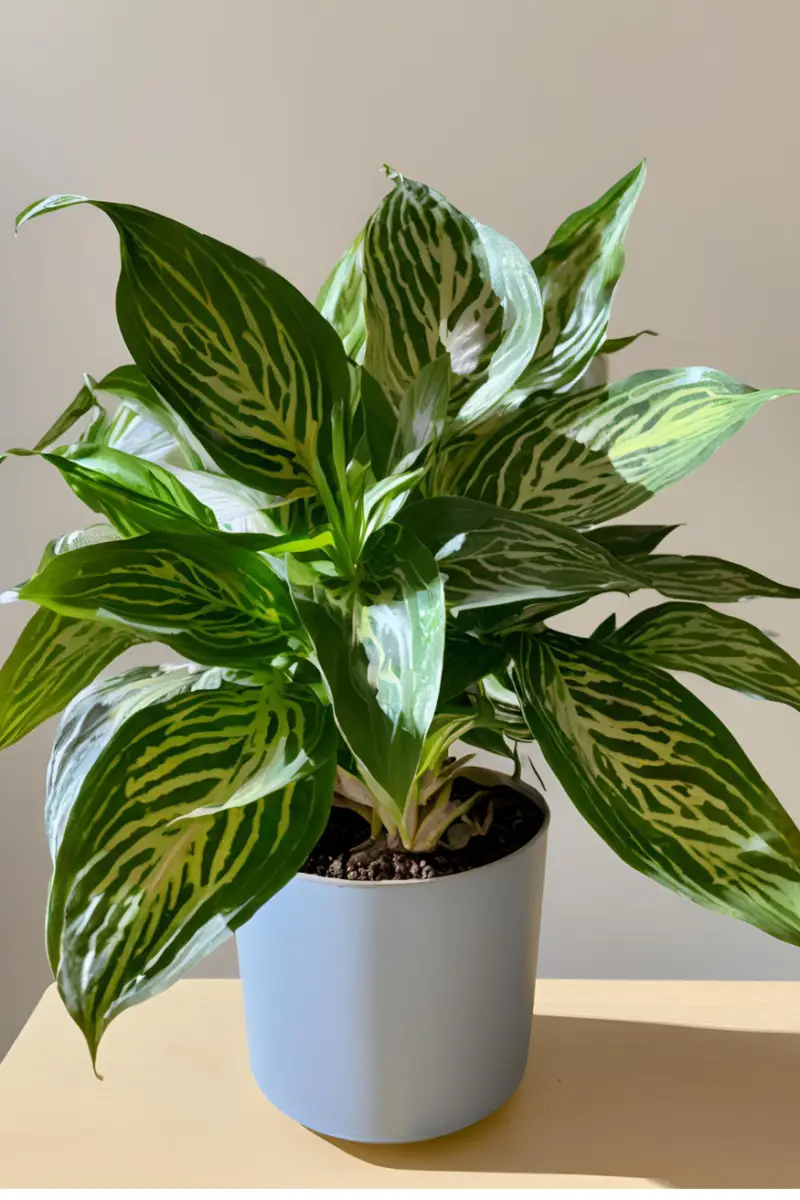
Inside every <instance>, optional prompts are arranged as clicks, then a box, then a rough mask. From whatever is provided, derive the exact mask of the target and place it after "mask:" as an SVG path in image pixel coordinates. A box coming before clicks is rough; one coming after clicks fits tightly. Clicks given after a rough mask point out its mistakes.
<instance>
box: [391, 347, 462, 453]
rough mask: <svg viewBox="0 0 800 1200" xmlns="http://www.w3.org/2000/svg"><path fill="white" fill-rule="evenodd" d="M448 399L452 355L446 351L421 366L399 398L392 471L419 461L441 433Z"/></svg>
mask: <svg viewBox="0 0 800 1200" xmlns="http://www.w3.org/2000/svg"><path fill="white" fill-rule="evenodd" d="M449 402H450V355H449V354H448V353H447V352H446V351H445V353H444V354H440V355H439V357H438V358H434V359H433V360H432V361H431V362H429V363H428V364H427V366H425V367H423V368H422V370H421V371H420V373H419V375H418V376H417V377H416V379H415V380H414V381H413V382H412V383H411V385H410V386H409V388H408V391H407V392H405V394H404V395H403V396H402V397H401V399H400V404H399V406H398V410H397V425H396V430H395V435H394V438H393V439H392V445H391V449H390V451H389V462H388V468H389V470H390V471H392V472H394V473H401V472H403V471H408V470H410V469H411V468H412V467H414V466H418V465H419V462H418V460H419V457H420V454H421V453H422V451H423V450H426V449H427V447H428V446H429V445H430V444H431V442H433V441H435V440H437V439H438V438H440V437H441V435H442V432H443V430H444V427H445V422H446V421H447V410H448V406H449Z"/></svg>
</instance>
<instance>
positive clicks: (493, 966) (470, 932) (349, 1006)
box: [236, 778, 549, 1142]
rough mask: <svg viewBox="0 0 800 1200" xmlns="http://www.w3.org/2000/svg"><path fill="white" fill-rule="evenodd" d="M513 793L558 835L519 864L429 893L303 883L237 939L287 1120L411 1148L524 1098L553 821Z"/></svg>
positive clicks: (499, 865)
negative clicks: (519, 1091) (518, 1095)
mask: <svg viewBox="0 0 800 1200" xmlns="http://www.w3.org/2000/svg"><path fill="white" fill-rule="evenodd" d="M498 782H499V779H498ZM503 782H504V783H505V784H506V785H508V783H510V781H509V780H507V779H505V778H504V779H503ZM515 786H519V788H520V790H521V791H522V792H523V793H524V794H525V795H526V796H527V797H530V798H532V799H534V800H535V802H536V803H537V804H538V805H539V806H540V807H541V808H542V809H543V811H544V813H545V822H544V825H543V827H542V829H541V830H540V831H539V833H538V834H537V835H536V837H535V838H534V839H533V841H531V842H529V843H528V845H527V846H524V847H523V848H522V849H521V850H518V851H517V852H516V853H515V854H512V855H509V857H508V858H505V859H502V860H500V861H499V862H495V863H491V864H490V865H489V866H486V867H480V868H478V869H476V870H473V871H466V872H464V873H463V874H460V875H452V876H448V877H446V878H443V879H430V880H424V881H417V880H414V881H408V882H406V881H402V882H391V883H386V882H384V883H351V882H347V881H340V880H334V879H320V878H318V877H316V876H310V875H299V876H297V877H296V878H295V879H293V880H292V882H291V883H289V884H288V885H287V886H286V887H285V888H284V889H283V890H282V891H281V892H279V893H278V895H277V896H275V897H274V898H273V899H272V900H270V901H269V903H268V904H265V905H264V907H263V908H262V909H260V911H259V912H257V913H256V915H255V916H254V917H253V918H252V920H250V921H249V922H248V923H247V924H246V925H244V926H243V927H242V928H241V929H240V930H239V931H238V932H237V934H236V941H237V946H238V953H239V966H240V970H241V976H242V987H243V991H244V1005H245V1016H246V1022H247V1038H248V1045H249V1050H250V1062H251V1066H252V1070H253V1074H254V1076H255V1078H256V1081H257V1083H258V1084H259V1086H260V1088H261V1090H262V1091H263V1092H264V1093H265V1094H266V1095H267V1096H268V1098H269V1099H270V1100H271V1101H272V1103H273V1104H275V1105H276V1106H277V1107H278V1108H279V1109H281V1110H282V1111H283V1112H284V1113H287V1114H288V1115H289V1116H290V1117H293V1118H294V1119H295V1120H297V1121H299V1122H300V1123H301V1124H303V1125H306V1126H308V1127H309V1128H311V1129H313V1130H316V1131H317V1132H318V1133H324V1134H328V1135H329V1136H332V1137H338V1138H345V1139H347V1140H349V1141H354V1142H411V1141H419V1140H422V1139H424V1138H434V1137H439V1136H441V1135H442V1134H446V1133H452V1132H453V1131H454V1130H456V1129H461V1128H463V1127H464V1126H466V1125H471V1124H472V1123H473V1122H475V1121H479V1120H480V1119H481V1118H482V1117H485V1116H487V1115H488V1114H489V1113H491V1112H493V1111H494V1110H495V1109H496V1108H499V1107H500V1105H501V1104H503V1103H504V1102H505V1101H506V1100H507V1099H508V1098H509V1097H510V1096H511V1095H512V1094H513V1092H514V1091H515V1090H516V1088H517V1087H518V1086H519V1083H520V1081H521V1079H522V1076H523V1074H524V1072H525V1066H526V1062H527V1057H528V1043H529V1039H530V1027H531V1011H532V1007H533V990H534V982H535V976H536V958H537V951H538V942H539V925H540V919H541V906H542V888H543V884H544V866H545V850H546V842H547V824H548V820H549V813H548V810H547V806H546V805H545V803H544V801H543V800H542V798H541V796H539V794H538V793H537V792H535V791H533V789H532V788H529V787H527V786H526V785H524V784H519V785H515Z"/></svg>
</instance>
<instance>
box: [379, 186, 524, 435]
mask: <svg viewBox="0 0 800 1200" xmlns="http://www.w3.org/2000/svg"><path fill="white" fill-rule="evenodd" d="M386 170H387V173H388V174H389V176H390V178H391V179H392V182H393V184H394V190H393V191H392V192H390V193H389V195H387V196H386V197H385V198H384V200H383V201H382V202H381V204H380V205H379V206H378V208H377V209H376V211H375V212H374V213H373V215H372V217H371V218H370V220H369V222H368V224H367V227H366V230H365V233H364V249H363V261H364V279H365V287H366V291H365V317H366V329H367V340H366V347H365V352H364V366H365V367H366V368H367V370H368V371H369V372H370V374H371V375H373V376H374V377H375V379H376V380H377V381H378V383H379V384H380V386H381V387H382V388H383V390H384V392H385V393H386V395H387V397H388V399H389V402H390V403H391V404H392V406H393V407H394V408H395V409H396V408H397V405H398V404H399V402H400V397H401V396H403V395H404V393H405V392H407V390H408V388H409V387H410V386H411V384H412V383H413V381H414V380H415V379H416V377H417V376H418V375H419V373H420V371H422V369H423V368H424V367H426V366H427V365H428V363H430V362H432V361H433V359H435V358H437V357H438V356H439V354H440V353H441V350H442V349H444V350H446V351H448V353H449V355H450V360H451V367H452V372H453V379H452V388H451V399H452V404H453V408H454V410H455V409H456V408H457V407H459V406H461V405H463V404H464V402H465V401H468V408H463V409H462V414H461V417H460V419H464V420H468V421H474V420H476V419H478V418H479V417H481V416H482V415H484V413H485V412H487V411H489V410H490V409H491V408H492V406H493V404H494V403H495V401H497V400H499V398H500V397H501V396H502V395H503V393H504V392H506V391H507V390H508V389H509V388H510V387H511V386H512V385H513V384H514V382H515V381H516V379H517V377H518V376H519V374H520V373H521V372H522V370H523V369H524V367H525V366H526V365H527V363H528V362H529V361H530V358H531V355H532V354H533V351H534V349H535V347H536V342H537V339H538V336H539V330H540V328H541V297H540V293H539V285H538V283H537V281H536V276H535V274H534V272H533V271H532V269H531V268H530V265H529V264H528V262H527V261H526V259H525V257H524V255H523V254H522V252H521V251H520V250H518V249H517V247H516V246H514V245H513V243H511V242H509V241H508V239H507V238H504V237H502V236H501V235H500V234H499V233H496V232H495V231H494V230H491V229H488V228H487V227H486V226H483V225H480V224H479V223H478V222H477V221H473V220H472V219H471V218H470V217H467V216H466V215H465V214H464V213H461V212H459V211H458V209H457V208H455V207H454V206H453V205H452V204H450V203H449V201H447V200H446V199H445V197H444V196H442V195H441V194H440V193H439V192H436V191H434V190H433V189H432V188H428V187H426V186H425V185H424V184H421V183H416V182H415V181H414V180H412V179H406V178H404V176H402V175H400V174H399V173H398V172H396V171H393V170H392V169H391V168H388V167H387V168H386Z"/></svg>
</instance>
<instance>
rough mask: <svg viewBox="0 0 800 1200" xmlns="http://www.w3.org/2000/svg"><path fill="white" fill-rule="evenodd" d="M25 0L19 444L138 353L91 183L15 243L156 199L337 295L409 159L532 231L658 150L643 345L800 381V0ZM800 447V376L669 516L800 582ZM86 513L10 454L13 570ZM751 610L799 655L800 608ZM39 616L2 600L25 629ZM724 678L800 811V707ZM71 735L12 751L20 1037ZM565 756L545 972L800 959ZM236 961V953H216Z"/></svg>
mask: <svg viewBox="0 0 800 1200" xmlns="http://www.w3.org/2000/svg"><path fill="white" fill-rule="evenodd" d="M0 18H2V20H1V22H0V29H2V34H1V35H0V37H1V38H2V43H1V44H0V112H1V113H2V119H1V123H0V129H2V132H1V133H0V138H1V139H2V142H1V151H2V152H1V154H0V218H1V220H0V260H1V261H0V279H2V289H1V294H0V307H1V308H2V319H0V345H1V347H2V350H1V352H0V353H1V354H2V358H1V360H0V361H2V418H1V421H2V433H1V434H0V443H1V444H2V445H3V446H8V445H31V444H32V443H33V442H34V441H35V440H36V438H37V437H38V436H39V435H40V434H41V433H42V432H43V429H44V427H45V426H46V425H47V424H48V423H49V422H50V420H51V419H52V417H53V416H54V415H55V414H56V413H57V412H58V411H60V409H61V408H62V407H63V406H64V404H65V401H66V400H67V399H69V397H70V396H71V395H72V394H73V393H74V392H75V390H76V389H77V387H78V385H79V384H80V380H81V374H82V372H83V371H90V372H91V373H92V374H100V373H102V372H104V371H106V370H107V369H109V368H111V367H113V366H116V365H118V364H119V363H120V362H122V361H124V360H125V357H126V356H125V354H124V350H123V347H122V343H121V340H120V338H119V335H118V333H117V331H116V328H115V323H114V310H113V289H114V282H115V278H116V267H117V257H116V247H115V239H114V235H113V233H112V230H111V228H110V226H109V225H108V224H107V222H106V221H105V220H104V219H103V218H102V217H101V216H100V215H99V214H97V213H95V212H92V211H90V210H85V211H84V210H77V211H73V212H68V213H62V214H60V215H58V216H55V217H51V218H48V219H47V220H46V221H41V222H37V223H36V224H35V225H33V226H31V227H30V228H27V229H26V230H25V231H24V235H23V236H22V237H21V238H20V239H19V240H18V241H16V242H15V240H14V237H13V234H12V232H11V223H12V218H13V215H14V214H15V213H16V212H17V210H18V209H20V208H21V207H22V206H23V205H24V204H27V203H28V202H29V201H31V200H33V199H36V198H38V197H40V196H42V195H44V194H47V193H49V192H54V191H77V192H81V193H86V194H88V195H92V196H98V197H101V198H108V199H113V200H125V201H130V202H133V203H138V204H143V205H146V206H149V207H152V208H155V209H158V210H160V211H163V212H166V213H168V214H170V215H172V216H175V217H178V218H180V219H182V220H184V221H186V222H188V223H190V224H193V225H195V226H197V227H198V228H200V229H203V230H205V231H207V232H209V233H213V234H216V235H217V236H219V237H222V238H224V239H227V240H229V241H231V242H234V243H235V244H237V245H239V246H240V247H242V248H243V249H245V250H248V251H250V252H252V253H254V254H256V253H260V254H263V255H265V256H266V257H267V259H268V261H269V262H270V263H271V265H273V266H274V267H276V268H277V269H278V270H280V271H282V272H284V273H285V274H287V275H289V276H290V277H291V278H292V279H293V280H294V281H295V282H296V283H298V284H299V285H300V286H301V287H302V288H304V289H305V290H306V291H307V292H309V293H312V292H313V291H314V289H315V287H316V286H317V285H318V283H319V282H320V281H321V279H322V278H323V276H324V275H325V274H326V272H327V270H328V268H329V266H330V265H331V264H332V262H333V261H334V259H335V258H336V257H337V256H338V254H339V253H340V251H341V250H342V249H343V248H344V246H345V245H346V244H347V243H348V241H349V240H350V238H351V236H352V235H353V233H354V232H355V230H356V229H357V228H359V227H360V225H361V223H362V222H363V220H364V218H365V217H366V216H367V214H368V213H369V211H370V210H371V208H372V207H373V206H374V204H375V203H376V202H377V200H378V198H379V197H380V195H381V194H382V190H383V187H384V182H383V179H382V177H381V175H380V174H379V172H378V168H379V166H380V164H381V163H382V162H384V161H389V162H391V163H392V164H394V165H396V166H397V167H399V168H401V169H402V170H403V171H404V172H406V173H408V174H409V175H412V176H415V177H418V178H421V179H424V180H426V181H427V182H430V183H432V184H434V185H435V186H437V187H438V188H440V189H442V190H443V191H444V192H445V193H446V194H447V195H449V196H450V197H451V198H452V199H453V200H454V201H455V202H456V203H457V204H459V205H460V206H461V207H463V208H465V209H467V210H468V211H469V212H471V213H474V214H475V215H476V216H479V217H480V218H481V219H482V220H483V221H486V222H488V223H489V224H491V225H494V226H496V227H497V228H499V229H502V230H503V231H504V232H505V233H507V234H509V235H511V236H512V237H513V238H515V239H516V240H517V241H518V242H519V243H520V245H522V246H523V247H525V248H526V250H528V251H529V252H531V253H534V252H536V251H537V250H538V249H539V248H540V247H541V246H542V245H543V243H544V242H545V241H546V239H547V237H548V236H549V234H550V233H551V231H552V230H553V228H554V227H555V225H556V224H557V223H558V221H559V220H560V219H561V218H562V217H563V216H565V215H566V214H567V213H568V212H569V211H571V210H572V209H573V208H575V207H578V206H579V205H582V204H584V203H587V202H588V201H590V200H591V199H593V198H594V197H595V196H596V195H598V194H599V193H600V192H601V191H602V190H603V189H604V188H605V187H606V186H608V185H609V184H610V183H611V182H612V181H614V180H615V179H616V178H617V177H618V176H620V175H621V174H622V173H623V172H624V171H626V170H628V169H629V168H630V167H631V166H632V165H633V164H634V163H635V162H636V161H637V160H638V159H639V158H640V157H642V156H643V155H646V156H647V157H648V162H649V168H650V179H649V182H648V184H647V187H646V189H645V192H644V195H643V198H642V200H641V201H640V211H639V212H637V214H636V216H635V218H634V221H633V226H632V229H631V234H630V238H629V242H628V245H629V259H630V265H629V267H628V271H627V274H626V278H625V282H624V286H623V288H622V290H621V292H620V294H619V298H618V301H617V304H616V308H615V312H614V317H613V326H612V327H613V332H615V333H618V334H624V333H629V332H631V331H633V330H635V329H638V328H640V327H641V326H642V325H648V326H651V327H654V328H656V329H658V330H660V332H661V336H660V338H659V340H658V341H657V342H653V341H647V342H646V343H644V344H639V345H637V346H635V347H634V348H633V349H631V350H630V351H629V352H628V353H627V355H626V358H625V362H624V365H623V364H622V363H621V362H620V363H618V364H617V367H618V369H619V368H620V367H621V368H622V369H623V370H625V371H632V370H636V369H638V368H641V367H643V366H645V365H652V366H670V365H679V364H690V363H692V364H710V365H714V366H717V367H720V368H721V369H723V370H726V371H728V372H730V373H731V374H733V375H736V376H738V377H740V378H742V379H745V380H747V381H748V382H753V383H758V384H759V385H762V386H786V385H790V384H792V383H795V384H798V385H800V338H799V337H798V332H797V329H798V293H797V280H798V277H800V233H798V222H797V212H798V185H799V184H800V153H799V152H798V138H797V128H798V120H799V119H800V103H798V101H799V100H800V82H798V69H797V45H798V41H799V40H800V4H798V3H797V2H796V0H758V2H756V0H604V3H597V2H596V0H594V2H593V0H547V2H546V3H539V2H538V0H537V2H535V0H528V2H527V3H524V2H522V0H519V2H516V3H514V2H513V0H492V2H491V3H488V2H480V0H462V2H457V0H404V2H403V3H402V4H398V3H389V2H386V0H336V2H333V0H331V2H329V3H328V2H322V0H294V3H291V2H285V0H284V2H278V0H261V2H259V0H225V2H224V3H222V2H220V0H194V2H192V0H24V2H23V3H20V2H19V0H0ZM798 446H800V400H798V401H793V400H785V401H782V402H777V403H775V404H774V405H773V406H772V407H771V408H770V409H768V410H766V411H764V412H763V413H762V414H761V415H760V416H759V417H758V418H757V420H756V421H755V423H754V424H753V425H752V426H751V427H749V428H748V429H747V430H745V431H744V432H743V433H741V434H740V435H739V437H738V438H737V439H736V440H735V441H734V442H732V443H730V444H729V445H727V446H726V447H725V448H724V449H723V450H722V451H721V453H720V454H719V455H718V457H717V458H716V459H715V460H714V461H713V462H712V463H711V464H709V465H708V466H706V467H705V468H704V469H703V471H702V472H701V473H700V474H699V475H698V476H697V477H695V478H692V479H690V480H688V481H686V482H685V483H683V484H681V485H680V486H678V487H676V488H674V489H673V490H672V491H671V492H668V493H666V494H663V495H662V496H660V497H658V498H657V499H655V500H654V501H652V502H651V504H650V505H649V507H648V508H647V509H646V510H642V512H641V516H642V518H643V519H646V518H650V519H653V520H659V521H660V520H670V521H685V522H687V523H688V525H687V528H686V529H684V530H682V531H681V532H680V533H679V534H678V535H676V537H675V539H674V545H675V548H676V549H678V550H687V551H688V550H694V551H701V550H703V551H714V552H716V553H719V554H722V555H726V556H729V557H732V558H734V559H739V560H741V561H743V562H747V563H749V564H750V565H751V566H753V567H756V568H758V569H759V570H761V571H764V572H766V573H767V574H773V575H774V576H775V577H777V578H780V579H784V580H786V581H790V582H793V583H800V554H798V524H797V509H798V500H799V499H800V469H799V468H798V453H799V452H798ZM82 511H83V510H82V509H81V507H80V505H79V504H78V503H77V501H76V500H75V499H74V498H73V497H72V496H71V494H70V493H68V492H67V491H66V489H65V487H64V486H63V485H62V484H61V482H60V480H59V479H58V478H57V477H56V476H55V475H54V474H53V473H52V472H48V469H47V468H46V467H45V466H44V465H41V464H36V463H32V462H22V461H19V460H17V461H12V462H9V463H6V464H5V465H4V466H3V467H2V470H0V512H1V513H2V516H3V519H2V521H0V565H1V566H2V572H1V578H0V584H2V586H7V585H9V584H13V583H15V582H17V581H19V580H20V579H22V578H24V577H25V576H26V575H27V574H28V573H29V572H30V570H31V569H32V568H33V566H34V565H35V563H36V561H37V558H38V553H39V550H40V548H41V547H42V546H43V544H44V542H45V540H46V539H48V538H50V537H52V536H53V535H55V534H58V533H60V532H62V531H64V530H66V529H69V528H75V527H79V526H80V525H81V524H82V523H83V515H82ZM747 615H748V616H749V617H751V618H752V619H754V620H756V621H758V622H761V623H763V624H765V625H766V626H767V627H769V628H771V629H773V630H776V631H779V632H780V634H781V635H782V638H783V644H784V645H785V646H786V647H787V648H788V649H789V650H791V651H793V652H795V653H797V654H799V655H800V610H798V609H797V608H796V607H795V606H793V605H791V604H790V603H789V602H785V601H773V602H771V603H767V602H759V603H754V604H752V605H751V606H750V607H749V608H748V610H747ZM25 617H26V614H25V613H24V612H23V610H22V606H20V607H19V610H18V609H17V608H16V606H10V607H8V608H5V609H2V610H0V618H2V619H1V620H0V654H2V656H5V653H6V652H7V651H8V650H9V649H10V647H11V646H12V644H13V641H14V638H15V636H16V634H17V633H18V632H19V630H20V629H21V628H22V624H23V621H24V619H25ZM581 620H584V619H583V618H581ZM579 627H580V625H579ZM140 657H144V655H140ZM699 690H700V691H701V693H702V695H703V696H704V697H707V696H712V688H711V687H702V688H700V689H699ZM712 698H713V701H714V703H715V704H716V706H717V709H718V711H719V712H720V713H721V714H722V715H723V717H725V718H726V719H728V720H729V722H730V723H731V725H732V726H733V728H734V730H735V731H736V732H737V734H738V735H739V736H740V737H741V739H742V740H743V741H744V742H745V744H746V746H747V747H748V748H749V750H750V751H751V753H752V755H753V757H754V759H755V761H756V763H757V764H758V766H759V767H760V769H761V770H762V771H763V773H764V774H765V775H766V777H767V779H768V780H769V781H770V783H771V784H772V785H773V786H774V787H775V788H776V790H777V791H778V793H779V794H780V795H781V796H782V797H783V798H784V800H785V802H786V804H787V806H788V807H789V808H790V809H791V810H792V811H793V812H794V814H795V815H796V816H798V817H800V793H799V791H798V767H797V757H796V754H795V749H796V747H797V745H798V737H799V735H800V717H798V715H797V714H796V713H794V712H791V711H789V710H784V709H783V708H779V707H777V706H768V705H766V704H763V705H758V704H756V703H755V702H751V701H748V700H746V699H744V698H741V697H735V696H731V695H727V694H724V693H719V694H714V695H713V697H712ZM52 734H53V725H52V723H51V724H49V725H48V726H46V727H45V728H44V729H42V730H39V731H38V732H37V733H36V734H34V735H32V736H31V737H30V738H29V739H28V740H27V741H25V742H24V743H23V744H22V745H19V746H17V747H14V748H12V749H11V750H9V751H7V752H6V753H5V754H4V755H3V757H2V758H1V759H0V790H1V791H2V806H3V812H2V824H1V825H0V989H2V990H1V991H0V1052H2V1049H3V1047H4V1046H5V1044H7V1041H8V1040H9V1039H10V1038H11V1037H12V1036H13V1034H14V1033H15V1031H16V1030H17V1029H18V1028H19V1026H20V1025H21V1023H22V1022H23V1021H24V1019H25V1017H26V1016H27V1013H28V1012H29V1010H30V1008H31V1006H32V1004H33V1003H34V1001H35V1000H36V998H37V996H38V995H39V993H40V991H41V989H42V987H43V986H44V985H45V983H46V982H47V981H48V970H47V967H46V963H45V959H44V953H43V948H42V946H43V936H42V931H41V930H42V915H43V909H44V901H45V889H46V886H47V878H48V866H49V864H48V859H47V854H46V850H45V843H44V837H43V833H42V785H43V775H44V768H45V762H46V757H47V752H48V745H49V741H50V738H51V737H52ZM546 778H547V782H548V785H549V794H550V796H551V801H552V804H553V807H554V810H555V816H554V827H553V836H552V854H551V860H550V866H549V880H548V891H547V901H546V911H545V930H544V942H543V952H542V968H543V971H544V973H547V974H555V975H588V976H591V975H598V976H615V975H620V976H626V975H634V976H635V975H650V976H678V977H681V976H706V975H707V976H723V977H724V976H730V977H784V978H800V951H795V950H792V949H791V948H789V947H786V946H783V945H781V944H779V943H778V942H775V941H772V940H770V939H769V938H767V937H766V936H764V935H761V934H758V933H756V932H755V931H753V930H751V929H749V928H747V927H745V926H743V925H739V924H737V923H734V922H733V921H727V920H724V919H722V918H718V917H714V916H712V915H711V914H708V913H705V912H703V911H702V910H700V909H697V908H695V907H693V906H691V905H690V904H689V903H688V902H685V901H682V900H680V899H678V898H677V897H674V896H672V895H670V894H668V893H666V892H662V891H661V890H660V889H658V888H657V887H656V886H655V885H653V884H650V883H649V882H647V881H645V880H643V879H641V878H639V877H638V876H635V875H634V874H633V873H632V872H630V871H628V870H627V868H625V867H623V866H622V865H621V864H620V863H618V862H617V860H616V859H615V858H614V857H613V856H612V854H611V853H610V852H609V851H607V850H606V848H605V847H604V846H603V845H602V844H601V843H600V842H599V841H598V840H597V838H596V837H595V836H594V834H592V832H591V831H590V830H588V829H587V828H585V827H584V826H582V824H581V822H580V820H579V819H578V817H577V816H576V815H575V814H574V813H573V812H572V810H571V809H570V807H569V805H568V802H567V801H566V800H565V799H564V797H563V796H562V794H561V793H560V791H559V789H558V788H557V787H556V786H555V785H553V784H552V780H551V778H550V777H549V776H546ZM233 965H234V959H233V956H232V953H230V952H228V953H227V954H226V953H222V954H220V956H219V957H218V958H217V959H216V960H215V961H214V962H213V963H210V964H209V969H216V970H219V971H224V970H230V969H232V968H233Z"/></svg>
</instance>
